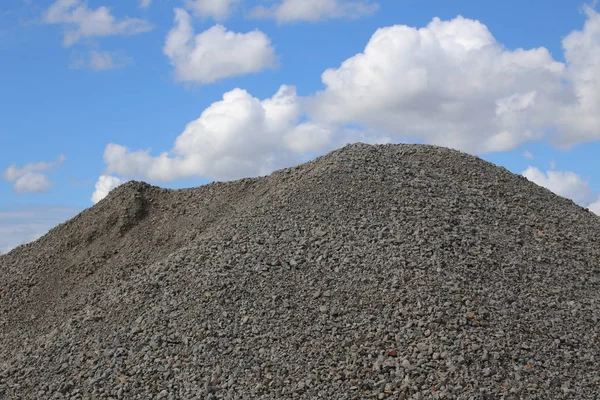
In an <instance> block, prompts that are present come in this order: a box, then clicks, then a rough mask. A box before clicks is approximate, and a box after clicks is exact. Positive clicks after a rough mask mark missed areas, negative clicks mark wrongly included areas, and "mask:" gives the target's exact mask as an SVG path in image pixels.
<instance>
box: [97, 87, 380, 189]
mask: <svg viewBox="0 0 600 400" xmlns="http://www.w3.org/2000/svg"><path fill="white" fill-rule="evenodd" d="M357 140H361V141H365V142H375V141H378V142H386V141H388V140H387V139H386V138H385V137H384V136H382V135H376V134H369V135H368V136H366V135H364V133H361V132H358V131H354V130H349V129H341V128H339V127H336V126H332V125H326V124H318V123H316V122H312V121H302V107H301V104H300V100H299V98H298V97H297V95H296V90H295V88H294V87H291V86H285V85H284V86H281V88H280V89H279V90H278V91H277V93H276V94H275V95H273V96H272V97H270V98H267V99H264V100H259V99H257V98H255V97H253V96H252V95H250V94H249V93H248V92H246V91H245V90H242V89H234V90H232V91H229V92H227V93H225V94H224V95H223V99H222V100H221V101H218V102H215V103H213V104H211V105H210V106H209V107H208V108H207V109H206V110H204V111H203V112H202V114H201V115H200V117H199V118H198V119H196V120H195V121H192V122H190V123H189V124H188V125H187V126H186V127H185V129H184V131H183V133H181V135H179V136H178V137H177V139H176V140H175V144H174V146H173V148H172V149H171V150H170V151H168V152H163V153H161V154H159V155H156V156H153V155H151V154H150V152H149V151H147V150H134V151H132V150H129V149H128V148H126V147H124V146H121V145H118V144H114V143H110V144H108V145H107V146H106V149H105V151H104V162H105V163H106V171H105V173H107V174H117V175H121V176H125V177H128V178H132V179H143V180H148V181H154V182H167V181H173V180H176V179H181V178H187V177H198V176H199V177H206V178H211V179H220V180H227V179H235V178H241V177H248V176H256V175H265V174H268V173H270V172H272V171H273V170H274V169H277V168H282V167H287V166H291V165H295V164H298V163H300V162H301V161H302V160H303V159H304V157H306V156H307V155H308V154H314V153H321V152H324V151H327V150H331V149H333V148H335V147H338V146H340V145H342V144H345V143H348V142H355V141H357Z"/></svg>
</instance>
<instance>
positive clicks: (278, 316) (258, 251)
mask: <svg viewBox="0 0 600 400" xmlns="http://www.w3.org/2000/svg"><path fill="white" fill-rule="evenodd" d="M599 243H600V218H598V217H597V216H596V215H594V214H592V213H591V212H590V211H588V210H586V209H584V208H581V207H579V206H577V205H576V204H574V203H573V202H572V201H570V200H567V199H564V198H561V197H558V196H556V195H554V194H552V193H551V192H549V191H548V190H546V189H543V188H541V187H539V186H537V185H535V184H533V183H531V182H529V181H528V180H526V179H525V178H523V177H521V176H518V175H514V174H512V173H510V172H509V171H507V170H505V169H504V168H499V167H497V166H495V165H493V164H490V163H487V162H485V161H483V160H481V159H479V158H477V157H473V156H470V155H467V154H464V153H460V152H457V151H454V150H449V149H445V148H441V147H435V146H426V145H377V146H371V145H364V144H355V145H348V146H346V147H344V148H342V149H339V150H337V151H334V152H332V153H330V154H327V155H325V156H323V157H320V158H318V159H316V160H314V161H311V162H309V163H306V164H303V165H300V166H298V167H295V168H290V169H285V170H280V171H276V172H275V173H273V174H271V175H270V176H267V177H261V178H256V179H243V180H239V181H235V182H227V183H212V184H209V185H205V186H201V187H197V188H192V189H184V190H166V189H161V188H157V187H153V186H150V185H148V184H145V183H141V182H129V183H126V184H124V185H122V186H120V187H118V188H117V189H115V190H113V191H112V192H111V193H110V194H109V195H108V197H107V198H105V199H104V200H102V201H100V202H99V203H98V204H97V205H95V206H94V207H91V208H89V209H87V210H85V211H83V212H82V213H81V214H79V215H78V216H76V217H75V218H73V219H71V220H70V221H67V222H66V223H64V224H61V225H59V226H58V227H56V228H54V229H53V230H52V231H50V232H49V233H48V234H47V235H45V236H44V237H42V238H41V239H39V240H37V241H36V242H34V243H31V244H28V245H25V246H21V247H19V248H17V249H15V250H13V251H12V252H10V253H8V254H6V255H3V256H0V290H1V291H0V293H1V294H0V398H5V399H167V400H172V399H203V400H204V399H206V400H215V399H361V400H362V399H522V398H527V399H544V400H546V399H594V396H599V395H600V324H599V318H600V290H599V288H600V246H599Z"/></svg>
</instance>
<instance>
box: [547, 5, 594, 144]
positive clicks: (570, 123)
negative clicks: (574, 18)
mask: <svg viewBox="0 0 600 400" xmlns="http://www.w3.org/2000/svg"><path fill="white" fill-rule="evenodd" d="M584 10H585V13H586V15H587V20H586V22H585V25H584V28H583V30H580V31H573V32H571V33H570V34H569V35H567V36H566V37H565V38H564V39H563V41H562V45H563V48H564V51H565V59H566V61H567V66H568V69H567V79H568V81H569V83H570V85H571V87H572V89H573V91H574V95H575V98H574V99H573V101H572V102H571V103H570V104H568V105H566V106H564V107H562V108H561V109H560V110H559V112H558V117H557V118H558V122H557V127H558V128H559V131H560V132H561V134H559V135H556V136H555V137H554V141H555V143H556V144H558V145H559V146H561V147H570V146H573V145H575V144H577V143H582V142H590V141H594V140H599V139H600V112H599V110H600V14H599V13H598V12H596V11H595V10H593V9H592V8H591V7H590V6H585V7H584Z"/></svg>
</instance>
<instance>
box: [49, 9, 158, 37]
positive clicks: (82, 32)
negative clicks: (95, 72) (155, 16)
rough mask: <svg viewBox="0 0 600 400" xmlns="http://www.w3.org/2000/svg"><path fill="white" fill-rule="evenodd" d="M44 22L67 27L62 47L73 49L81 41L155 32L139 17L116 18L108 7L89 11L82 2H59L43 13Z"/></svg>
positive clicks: (150, 25) (148, 23) (149, 24)
mask: <svg viewBox="0 0 600 400" xmlns="http://www.w3.org/2000/svg"><path fill="white" fill-rule="evenodd" d="M42 21H43V22H45V23H47V24H59V25H63V26H65V31H64V36H63V45H64V46H65V47H69V46H72V45H73V44H75V43H76V42H78V41H79V40H80V39H81V38H86V37H101V36H114V35H137V34H139V33H144V32H148V31H150V30H152V29H153V26H152V24H151V23H150V22H148V21H147V20H145V19H140V18H130V17H125V18H122V19H117V18H116V17H115V16H113V15H112V14H111V10H110V8H108V7H98V8H96V9H90V8H89V7H88V6H87V5H86V4H85V3H84V2H82V1H81V0H57V1H56V2H55V3H54V4H52V5H51V6H50V8H48V10H47V11H46V12H45V13H44V16H43V18H42Z"/></svg>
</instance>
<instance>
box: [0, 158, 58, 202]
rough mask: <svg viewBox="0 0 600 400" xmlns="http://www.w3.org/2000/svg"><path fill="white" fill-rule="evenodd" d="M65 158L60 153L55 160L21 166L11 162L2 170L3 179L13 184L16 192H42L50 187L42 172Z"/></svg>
mask: <svg viewBox="0 0 600 400" xmlns="http://www.w3.org/2000/svg"><path fill="white" fill-rule="evenodd" d="M65 159H66V158H65V156H64V155H62V154H61V155H60V156H58V159H57V160H56V161H55V162H50V163H49V162H44V161H41V162H37V163H29V164H25V165H24V166H23V167H21V168H19V167H18V166H16V165H15V164H13V165H11V166H10V167H8V168H7V169H6V170H5V171H4V179H6V180H7V181H9V182H11V183H12V184H13V189H14V190H15V192H16V193H17V194H30V193H44V192H46V191H48V190H49V189H50V188H51V187H52V183H51V182H50V179H48V177H47V176H46V175H45V174H43V173H42V172H46V171H49V170H52V169H54V168H56V167H58V166H60V164H62V163H63V162H64V161H65Z"/></svg>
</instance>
